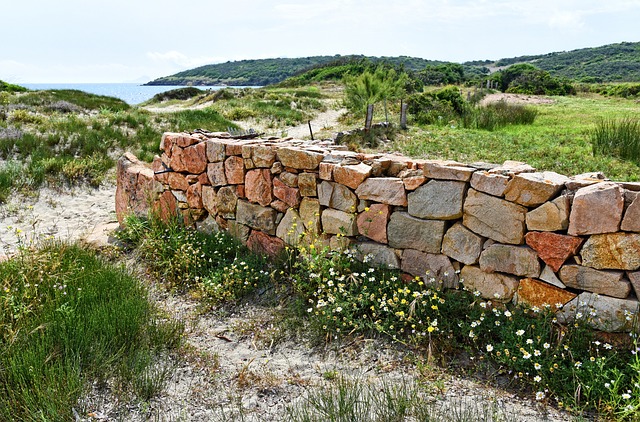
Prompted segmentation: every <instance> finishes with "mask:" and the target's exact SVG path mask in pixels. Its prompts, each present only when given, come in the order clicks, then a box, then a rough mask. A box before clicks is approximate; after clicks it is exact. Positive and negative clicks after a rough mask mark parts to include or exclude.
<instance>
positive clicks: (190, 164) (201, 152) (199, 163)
mask: <svg viewBox="0 0 640 422" xmlns="http://www.w3.org/2000/svg"><path fill="white" fill-rule="evenodd" d="M183 160H184V170H183V171H185V172H187V173H190V174H200V173H202V172H203V171H205V170H206V169H207V144H206V143H204V142H200V143H198V144H195V145H192V146H190V147H187V148H185V149H184V150H183ZM174 170H175V169H174Z"/></svg>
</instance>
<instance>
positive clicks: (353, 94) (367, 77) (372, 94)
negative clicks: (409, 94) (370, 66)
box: [344, 66, 407, 116]
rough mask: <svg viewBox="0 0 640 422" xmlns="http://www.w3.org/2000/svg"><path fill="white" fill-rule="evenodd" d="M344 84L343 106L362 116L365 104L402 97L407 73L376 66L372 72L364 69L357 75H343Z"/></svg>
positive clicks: (364, 111)
mask: <svg viewBox="0 0 640 422" xmlns="http://www.w3.org/2000/svg"><path fill="white" fill-rule="evenodd" d="M344 84H345V100H344V102H345V106H346V107H347V109H349V110H350V111H351V112H353V113H355V114H356V115H358V116H362V115H364V114H365V113H366V110H367V104H375V103H377V102H379V101H382V100H384V99H387V100H393V99H398V98H400V97H402V95H404V93H405V86H406V84H407V74H406V73H398V72H396V70H395V69H387V68H385V67H384V66H378V67H377V68H376V70H375V71H374V72H371V71H369V70H366V71H364V72H363V73H362V74H361V75H358V76H350V75H347V76H345V78H344Z"/></svg>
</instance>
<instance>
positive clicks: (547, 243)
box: [525, 232, 582, 272]
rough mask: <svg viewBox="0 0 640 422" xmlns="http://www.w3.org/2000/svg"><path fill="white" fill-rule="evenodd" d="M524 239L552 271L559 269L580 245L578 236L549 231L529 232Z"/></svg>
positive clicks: (580, 241) (580, 240)
mask: <svg viewBox="0 0 640 422" xmlns="http://www.w3.org/2000/svg"><path fill="white" fill-rule="evenodd" d="M525 241H526V242H527V245H529V246H530V247H531V248H532V249H533V250H535V251H536V252H537V253H538V256H539V257H540V259H542V260H543V261H544V262H545V264H547V265H548V266H549V267H551V269H552V270H553V271H554V272H556V271H558V270H559V269H560V267H561V266H562V264H564V262H565V261H566V260H567V258H569V257H570V256H574V255H575V254H576V253H577V252H578V249H579V248H580V245H582V239H581V238H579V237H574V236H567V235H563V234H557V233H549V232H529V233H527V234H526V236H525Z"/></svg>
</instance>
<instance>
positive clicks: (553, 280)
mask: <svg viewBox="0 0 640 422" xmlns="http://www.w3.org/2000/svg"><path fill="white" fill-rule="evenodd" d="M538 278H539V279H540V280H542V281H546V282H547V283H549V284H553V285H554V286H556V287H559V288H561V289H566V288H567V286H565V284H564V283H563V282H562V281H560V279H559V278H558V276H557V275H556V273H554V272H553V270H552V269H551V268H549V266H548V265H545V266H544V268H543V269H542V272H541V273H540V276H539V277H538Z"/></svg>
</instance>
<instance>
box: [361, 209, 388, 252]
mask: <svg viewBox="0 0 640 422" xmlns="http://www.w3.org/2000/svg"><path fill="white" fill-rule="evenodd" d="M390 213H391V207H390V206H389V205H387V204H372V205H371V206H370V207H366V208H365V210H364V211H363V212H361V213H360V214H358V220H357V222H358V231H359V232H360V234H362V235H364V236H366V237H368V238H369V239H371V240H375V241H376V242H378V243H387V223H388V222H389V215H390Z"/></svg>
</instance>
